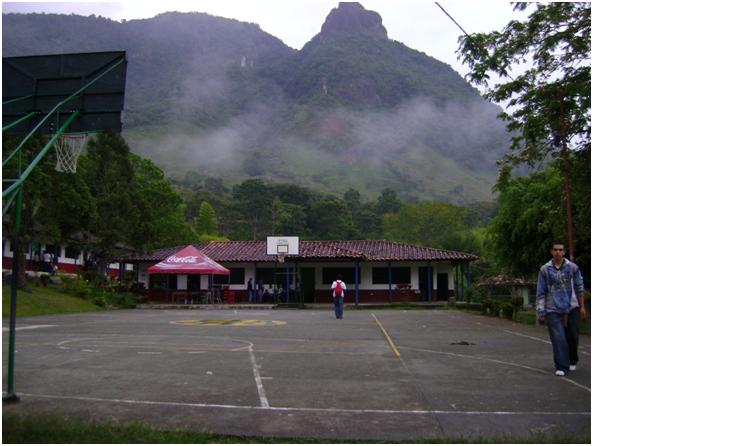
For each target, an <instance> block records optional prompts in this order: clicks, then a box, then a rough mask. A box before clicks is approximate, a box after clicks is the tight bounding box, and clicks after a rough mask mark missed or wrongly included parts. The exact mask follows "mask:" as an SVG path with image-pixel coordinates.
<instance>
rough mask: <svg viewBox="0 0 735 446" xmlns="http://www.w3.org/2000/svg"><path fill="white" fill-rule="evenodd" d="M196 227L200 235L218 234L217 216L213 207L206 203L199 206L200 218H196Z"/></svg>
mask: <svg viewBox="0 0 735 446" xmlns="http://www.w3.org/2000/svg"><path fill="white" fill-rule="evenodd" d="M195 226H196V230H197V233H198V234H199V235H204V234H208V235H215V234H217V215H216V214H215V212H214V208H213V207H212V205H211V204H209V203H208V202H206V201H202V204H201V205H199V216H197V218H196V222H195Z"/></svg>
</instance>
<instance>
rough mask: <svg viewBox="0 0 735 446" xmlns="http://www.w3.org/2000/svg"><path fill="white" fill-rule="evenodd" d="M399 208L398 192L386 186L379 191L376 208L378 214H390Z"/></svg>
mask: <svg viewBox="0 0 735 446" xmlns="http://www.w3.org/2000/svg"><path fill="white" fill-rule="evenodd" d="M400 208H401V200H399V199H398V194H397V193H396V191H395V190H393V189H391V188H390V187H386V188H385V189H383V190H382V191H381V192H380V196H379V197H378V202H377V209H376V210H377V212H378V213H379V214H381V215H383V214H392V213H394V212H398V210H399V209H400Z"/></svg>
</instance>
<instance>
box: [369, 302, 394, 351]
mask: <svg viewBox="0 0 735 446" xmlns="http://www.w3.org/2000/svg"><path fill="white" fill-rule="evenodd" d="M370 314H372V315H373V319H375V323H376V324H378V327H380V330H381V331H382V332H383V336H385V339H386V340H387V341H388V344H389V345H390V348H391V349H393V353H395V354H396V356H397V357H399V358H400V357H401V353H400V352H399V351H398V348H396V344H394V343H393V340H392V339H391V338H390V336H389V335H388V332H387V331H385V328H383V324H381V323H380V321H379V320H378V317H377V316H375V313H370Z"/></svg>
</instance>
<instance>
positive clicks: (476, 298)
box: [465, 285, 482, 303]
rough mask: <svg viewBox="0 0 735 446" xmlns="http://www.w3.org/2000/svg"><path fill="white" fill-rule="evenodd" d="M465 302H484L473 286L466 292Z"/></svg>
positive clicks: (478, 291)
mask: <svg viewBox="0 0 735 446" xmlns="http://www.w3.org/2000/svg"><path fill="white" fill-rule="evenodd" d="M465 300H466V301H467V303H471V302H480V301H481V300H482V294H481V293H480V290H478V289H477V287H476V286H474V285H472V286H470V287H467V289H466V290H465Z"/></svg>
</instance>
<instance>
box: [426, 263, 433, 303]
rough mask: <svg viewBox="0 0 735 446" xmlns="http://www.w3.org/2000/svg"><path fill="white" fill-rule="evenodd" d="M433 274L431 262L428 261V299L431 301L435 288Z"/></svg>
mask: <svg viewBox="0 0 735 446" xmlns="http://www.w3.org/2000/svg"><path fill="white" fill-rule="evenodd" d="M432 276H433V275H432V274H431V262H426V279H427V280H426V291H427V292H426V301H427V302H431V295H432V294H433V290H434V281H433V280H432V279H433V277H432Z"/></svg>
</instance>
